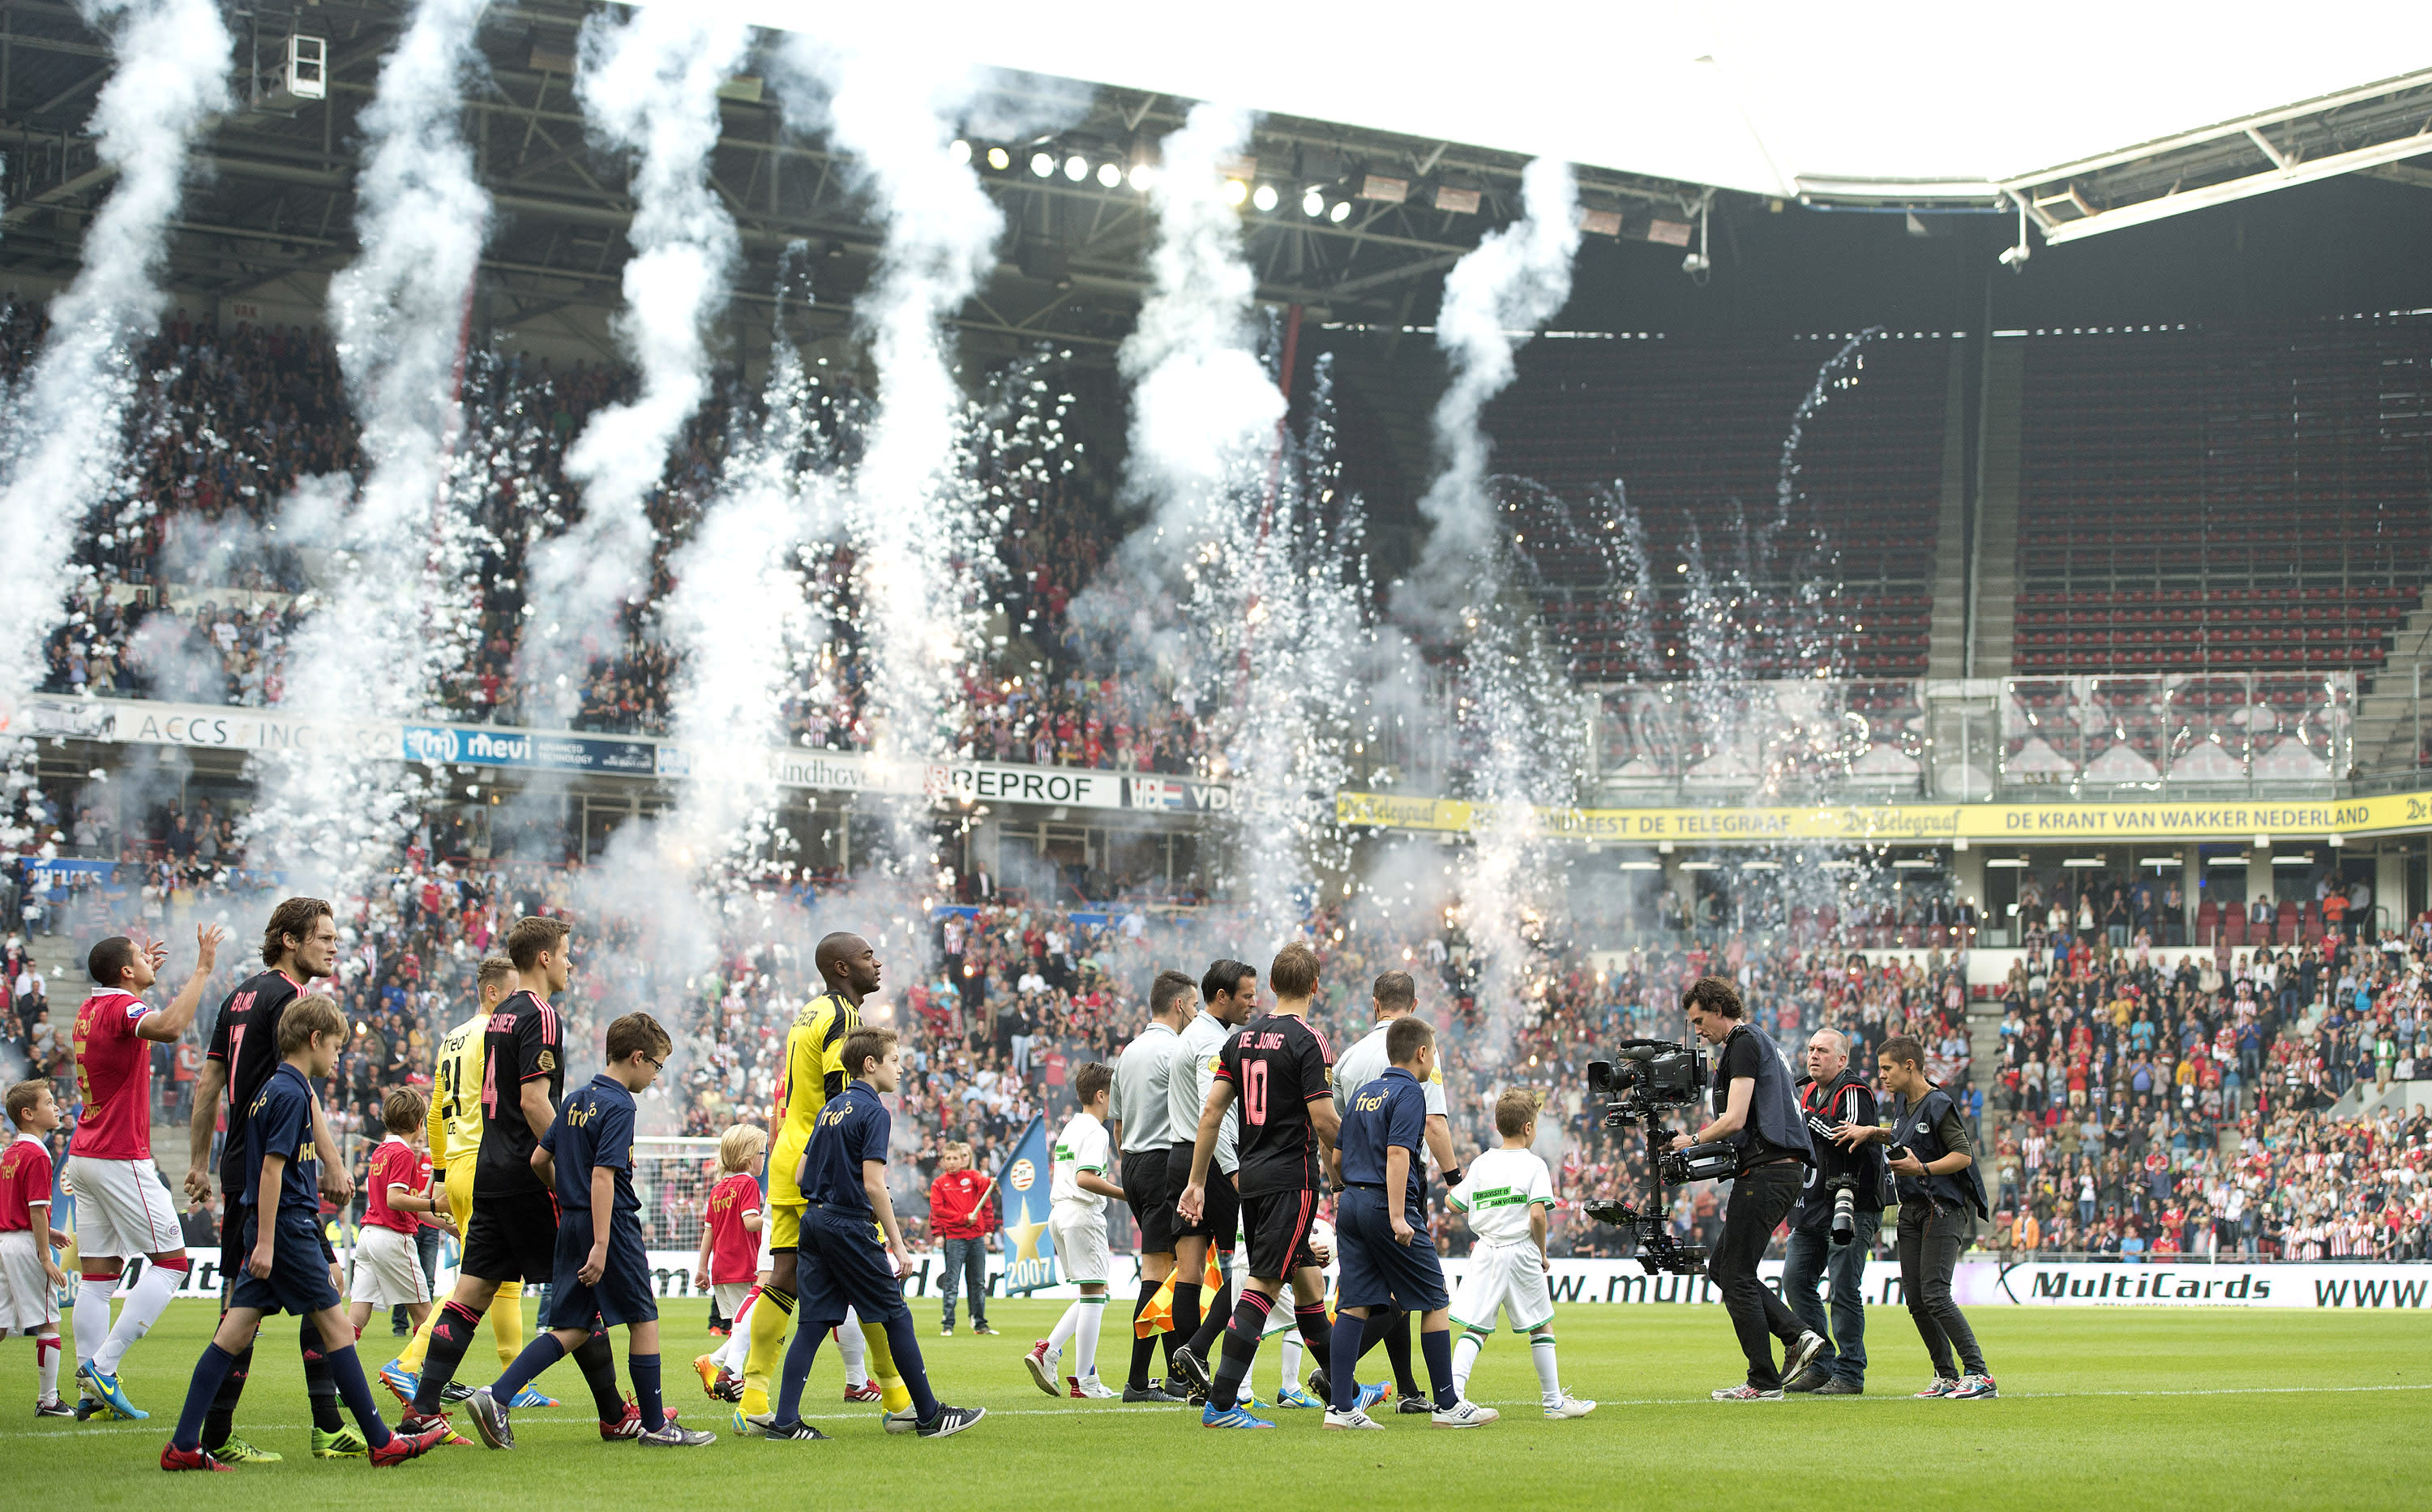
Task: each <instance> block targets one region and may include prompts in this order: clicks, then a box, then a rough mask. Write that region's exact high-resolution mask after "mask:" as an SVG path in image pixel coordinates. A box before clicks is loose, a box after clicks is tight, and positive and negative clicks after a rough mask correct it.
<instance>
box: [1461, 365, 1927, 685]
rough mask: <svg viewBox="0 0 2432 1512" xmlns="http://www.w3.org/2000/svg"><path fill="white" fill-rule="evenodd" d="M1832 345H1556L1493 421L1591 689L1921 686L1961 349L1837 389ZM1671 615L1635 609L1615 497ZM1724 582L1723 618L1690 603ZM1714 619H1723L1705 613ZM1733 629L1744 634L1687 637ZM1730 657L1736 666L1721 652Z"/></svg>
mask: <svg viewBox="0 0 2432 1512" xmlns="http://www.w3.org/2000/svg"><path fill="white" fill-rule="evenodd" d="M1840 345H1841V343H1840V341H1839V340H1838V339H1834V338H1820V339H1819V338H1812V337H1810V338H1799V339H1783V340H1775V341H1734V342H1711V343H1708V342H1697V341H1692V340H1684V339H1680V338H1672V339H1661V340H1629V339H1624V340H1613V341H1540V342H1536V343H1532V344H1531V345H1530V346H1528V348H1524V349H1523V351H1522V354H1521V362H1520V369H1521V372H1520V378H1519V380H1518V382H1515V383H1514V384H1513V386H1512V388H1511V389H1510V390H1508V391H1506V393H1505V394H1504V396H1503V397H1502V399H1499V400H1498V401H1497V402H1496V403H1495V406H1494V407H1493V409H1492V411H1491V412H1490V414H1489V416H1488V419H1487V425H1488V428H1489V430H1490V431H1491V433H1493V434H1494V435H1495V467H1496V469H1497V471H1498V472H1502V473H1505V474H1511V475H1516V476H1520V477H1525V478H1527V479H1528V480H1531V481H1532V482H1533V484H1536V485H1538V486H1536V487H1533V488H1524V489H1514V490H1512V492H1511V493H1510V495H1509V496H1508V497H1507V498H1506V500H1505V505H1506V508H1507V510H1508V512H1509V513H1510V515H1511V516H1512V521H1513V529H1514V534H1515V535H1518V536H1520V537H1521V538H1522V541H1523V545H1524V549H1525V550H1526V551H1527V552H1528V555H1529V556H1530V558H1531V560H1532V561H1533V562H1534V564H1535V566H1536V568H1537V570H1538V572H1539V574H1540V577H1541V579H1542V583H1543V594H1544V600H1545V605H1546V609H1547V613H1548V616H1549V618H1550V620H1551V621H1552V622H1553V623H1554V625H1555V626H1556V628H1557V631H1558V634H1560V635H1561V636H1562V637H1563V639H1564V641H1565V643H1566V644H1567V645H1568V646H1569V647H1570V648H1571V650H1572V654H1573V662H1574V666H1575V668H1576V671H1577V672H1578V674H1579V676H1581V677H1583V678H1588V679H1592V680H1597V681H1624V680H1635V679H1643V678H1648V677H1667V676H1680V675H1682V674H1683V673H1684V672H1685V671H1688V670H1690V669H1691V668H1692V667H1693V666H1699V665H1700V664H1701V662H1702V663H1703V664H1704V667H1703V669H1701V670H1716V671H1720V670H1724V669H1722V668H1718V667H1715V666H1714V662H1715V659H1716V657H1717V655H1718V654H1721V655H1725V656H1728V658H1729V661H1728V671H1730V672H1731V673H1735V674H1738V675H1744V676H1749V677H1758V678H1763V677H1776V676H1782V675H1788V674H1804V675H1813V672H1814V670H1815V669H1816V667H1817V666H1818V665H1825V664H1830V665H1832V666H1834V667H1835V668H1836V670H1837V671H1840V672H1842V673H1843V674H1845V675H1849V676H1853V677H1860V678H1898V677H1914V676H1917V675H1919V674H1921V673H1922V672H1923V671H1925V665H1926V649H1927V638H1928V627H1929V624H1930V622H1931V620H1932V611H1933V600H1932V595H1931V592H1930V581H1929V580H1930V574H1931V571H1932V566H1933V554H1934V553H1933V542H1934V526H1935V518H1936V515H1935V512H1936V510H1937V508H1938V506H1939V502H1940V497H1941V496H1940V480H1941V466H1942V430H1943V402H1944V395H1945V383H1946V378H1947V373H1948V367H1949V348H1948V347H1947V346H1946V345H1945V344H1944V343H1943V342H1941V341H1939V340H1934V339H1931V338H1906V337H1894V336H1878V337H1875V338H1873V339H1871V340H1869V341H1868V342H1867V343H1866V346H1865V347H1864V348H1861V350H1860V351H1859V352H1858V354H1857V355H1856V357H1855V358H1854V359H1853V360H1852V362H1851V364H1849V365H1847V366H1846V367H1845V368H1843V369H1842V370H1840V371H1838V372H1836V373H1835V375H1834V376H1833V377H1832V379H1830V380H1827V382H1826V387H1825V389H1824V395H1825V400H1824V402H1823V403H1822V405H1821V406H1820V407H1819V408H1817V409H1816V410H1815V411H1814V412H1812V413H1811V415H1810V416H1808V418H1807V420H1806V422H1805V424H1804V426H1803V427H1802V429H1801V436H1800V442H1799V450H1798V451H1797V453H1796V459H1795V470H1794V471H1793V472H1792V473H1791V474H1790V478H1791V484H1792V486H1791V490H1790V498H1789V500H1788V501H1787V503H1786V505H1785V504H1784V503H1783V501H1782V499H1781V497H1780V494H1781V484H1782V476H1783V471H1782V469H1783V452H1784V446H1785V443H1786V441H1787V440H1788V438H1789V435H1790V433H1791V428H1792V424H1793V421H1794V419H1795V417H1796V416H1797V414H1798V411H1799V405H1800V403H1801V401H1802V400H1803V399H1805V398H1806V397H1807V395H1808V393H1809V391H1810V389H1811V388H1812V387H1814V385H1815V384H1816V382H1817V378H1818V372H1819V369H1820V368H1822V367H1823V366H1824V365H1826V364H1827V363H1828V362H1829V360H1830V359H1831V358H1832V356H1833V355H1834V353H1835V352H1837V351H1838V350H1839V349H1840ZM1625 497H1626V498H1627V501H1628V509H1629V510H1630V512H1631V513H1634V515H1635V517H1636V518H1637V521H1638V522H1639V524H1640V526H1641V527H1642V528H1643V531H1644V541H1645V549H1646V552H1647V569H1648V570H1649V573H1650V575H1651V576H1652V578H1653V579H1654V583H1655V587H1656V594H1657V599H1658V602H1657V603H1656V604H1655V605H1654V606H1653V607H1652V608H1651V610H1649V609H1646V608H1643V607H1642V606H1641V605H1640V604H1639V603H1638V602H1637V600H1636V597H1635V595H1629V596H1625V594H1624V593H1623V592H1621V591H1618V590H1617V588H1616V585H1623V586H1626V585H1627V581H1628V579H1627V575H1626V574H1624V573H1622V572H1621V571H1620V570H1619V567H1620V564H1619V563H1618V562H1617V560H1616V548H1617V547H1618V546H1619V544H1620V539H1621V535H1622V532H1621V530H1620V529H1619V528H1618V520H1619V517H1620V515H1621V513H1622V509H1621V505H1620V502H1619V501H1620V500H1621V499H1623V498H1625ZM1700 582H1703V583H1705V584H1708V585H1711V589H1710V591H1711V592H1712V594H1713V598H1712V600H1711V601H1703V602H1701V601H1699V600H1697V598H1696V597H1695V594H1696V593H1697V588H1696V587H1695V586H1694V585H1697V584H1698V583H1700ZM1710 609H1711V612H1710ZM1714 614H1719V615H1720V616H1721V617H1723V618H1724V619H1726V620H1729V621H1731V625H1732V629H1733V632H1734V633H1732V634H1731V635H1728V636H1723V637H1697V636H1694V635H1692V634H1691V630H1692V626H1693V622H1696V621H1700V620H1710V619H1711V618H1712V617H1713V615H1714ZM1717 648H1720V651H1719V653H1718V650H1717Z"/></svg>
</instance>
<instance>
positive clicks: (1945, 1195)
mask: <svg viewBox="0 0 2432 1512" xmlns="http://www.w3.org/2000/svg"><path fill="white" fill-rule="evenodd" d="M1880 1066H1881V1069H1882V1072H1883V1090H1884V1091H1885V1092H1888V1093H1890V1094H1891V1095H1892V1098H1893V1101H1892V1121H1891V1124H1890V1126H1889V1127H1888V1128H1883V1129H1872V1128H1866V1127H1864V1126H1862V1125H1859V1124H1855V1123H1848V1124H1843V1125H1841V1126H1840V1127H1839V1128H1838V1129H1835V1130H1832V1137H1833V1138H1834V1139H1836V1140H1838V1141H1840V1142H1841V1143H1842V1144H1843V1145H1844V1146H1846V1147H1849V1148H1850V1149H1853V1150H1854V1149H1857V1148H1859V1147H1861V1146H1863V1145H1865V1144H1866V1142H1867V1141H1869V1140H1876V1141H1881V1142H1883V1143H1885V1144H1888V1145H1890V1146H1891V1151H1892V1154H1891V1168H1892V1170H1893V1171H1894V1172H1895V1173H1896V1174H1897V1175H1898V1176H1899V1177H1900V1293H1901V1295H1902V1296H1903V1297H1905V1298H1906V1299H1907V1300H1908V1316H1909V1317H1910V1318H1912V1319H1913V1320H1915V1322H1916V1323H1917V1336H1918V1337H1920V1338H1922V1339H1924V1340H1925V1352H1926V1353H1927V1354H1928V1355H1930V1356H1932V1357H1933V1360H1934V1385H1930V1386H1928V1387H1926V1388H1925V1389H1924V1390H1923V1391H1920V1392H1918V1393H1917V1395H1918V1396H1920V1397H1951V1398H1959V1399H1973V1398H1982V1397H1998V1396H2000V1395H2001V1392H2000V1391H1999V1390H1997V1389H1996V1388H1995V1387H1994V1385H1993V1377H1992V1376H1991V1374H1990V1373H1988V1372H1987V1371H1986V1370H1985V1368H1984V1351H1981V1350H1979V1349H1977V1347H1976V1332H1975V1330H1973V1329H1971V1328H1969V1327H1968V1319H1967V1317H1966V1316H1965V1315H1964V1314H1962V1313H1961V1312H1960V1311H1959V1304H1958V1303H1957V1302H1956V1301H1954V1300H1952V1298H1951V1277H1952V1276H1953V1275H1954V1274H1955V1273H1956V1272H1957V1271H1958V1269H1959V1252H1960V1251H1961V1250H1963V1249H1967V1248H1968V1241H1969V1240H1970V1239H1972V1238H1974V1237H1975V1234H1976V1219H1977V1218H1981V1217H1984V1216H1985V1203H1984V1179H1983V1178H1982V1177H1981V1176H1979V1175H1978V1174H1977V1171H1976V1158H1975V1156H1974V1155H1973V1154H1972V1153H1971V1152H1970V1150H1969V1147H1968V1125H1967V1123H1966V1122H1965V1121H1964V1120H1963V1119H1961V1118H1960V1116H1959V1105H1958V1104H1957V1103H1956V1102H1953V1101H1952V1100H1951V1094H1949V1093H1947V1092H1945V1091H1943V1090H1942V1089H1941V1088H1940V1087H1937V1086H1935V1085H1934V1083H1933V1082H1931V1081H1928V1080H1927V1079H1925V1046H1923V1045H1919V1044H1918V1043H1917V1041H1916V1040H1915V1039H1913V1038H1911V1037H1910V1036H1908V1035H1905V1034H1896V1035H1894V1036H1892V1037H1891V1038H1890V1039H1888V1040H1885V1041H1884V1042H1883V1050H1882V1051H1881V1053H1880ZM1970 1209H1973V1210H1974V1214H1973V1215H1972V1216H1971V1215H1970V1213H1969V1210H1970ZM1954 1346H1955V1347H1956V1348H1957V1350H1958V1351H1959V1358H1958V1362H1957V1364H1956V1365H1954V1364H1953V1363H1952V1360H1951V1350H1952V1349H1953V1347H1954ZM1963 1370H1964V1371H1965V1373H1964V1374H1963V1373H1961V1372H1962V1371H1963Z"/></svg>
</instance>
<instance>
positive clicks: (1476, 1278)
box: [1452, 1087, 1596, 1418]
mask: <svg viewBox="0 0 2432 1512" xmlns="http://www.w3.org/2000/svg"><path fill="white" fill-rule="evenodd" d="M1495 1132H1496V1133H1498V1134H1500V1135H1502V1136H1503V1147H1502V1148H1500V1149H1491V1150H1488V1151H1486V1152H1485V1153H1484V1154H1482V1155H1480V1156H1478V1159H1476V1160H1474V1161H1472V1162H1470V1164H1469V1169H1468V1170H1467V1171H1465V1172H1464V1173H1462V1180H1461V1185H1459V1186H1457V1187H1455V1188H1454V1189H1453V1194H1452V1205H1453V1207H1454V1209H1455V1210H1456V1211H1458V1212H1461V1213H1462V1214H1465V1215H1467V1216H1468V1219H1469V1232H1470V1233H1471V1235H1472V1236H1473V1237H1474V1238H1475V1239H1476V1240H1477V1243H1476V1244H1475V1245H1474V1246H1473V1247H1472V1248H1471V1249H1470V1254H1469V1266H1468V1269H1467V1270H1466V1271H1465V1272H1464V1273H1463V1274H1462V1276H1461V1289H1460V1290H1458V1291H1456V1292H1454V1293H1453V1298H1452V1321H1453V1324H1454V1326H1455V1327H1457V1328H1459V1329H1460V1330H1461V1338H1460V1340H1459V1341H1458V1342H1456V1343H1455V1344H1454V1346H1453V1351H1452V1382H1453V1391H1454V1393H1455V1394H1456V1395H1458V1396H1459V1397H1461V1400H1463V1401H1467V1400H1468V1397H1469V1372H1470V1371H1471V1370H1472V1369H1473V1368H1476V1366H1477V1365H1478V1351H1480V1350H1482V1349H1484V1348H1485V1347H1486V1339H1487V1335H1489V1334H1493V1333H1494V1332H1495V1313H1496V1311H1497V1310H1498V1309H1499V1310H1500V1311H1501V1312H1502V1313H1503V1314H1504V1316H1506V1317H1509V1318H1511V1320H1512V1333H1514V1334H1528V1354H1529V1357H1530V1359H1532V1360H1533V1361H1534V1362H1535V1363H1536V1367H1537V1386H1538V1396H1539V1400H1540V1401H1541V1402H1543V1403H1544V1405H1545V1416H1546V1417H1548V1418H1584V1417H1586V1416H1587V1415H1588V1414H1589V1413H1591V1412H1594V1411H1595V1410H1596V1403H1595V1402H1582V1401H1580V1400H1579V1398H1577V1397H1574V1396H1572V1395H1571V1394H1570V1393H1568V1392H1566V1391H1564V1390H1563V1389H1562V1376H1561V1374H1560V1373H1559V1372H1558V1371H1557V1369H1556V1368H1555V1365H1554V1299H1553V1296H1552V1293H1551V1292H1550V1291H1549V1290H1548V1289H1547V1287H1546V1285H1545V1276H1546V1273H1547V1272H1548V1271H1550V1270H1552V1269H1553V1262H1552V1261H1551V1260H1549V1259H1547V1258H1546V1255H1545V1232H1546V1215H1547V1213H1548V1212H1549V1211H1550V1210H1551V1209H1552V1208H1553V1205H1554V1178H1553V1173H1552V1172H1550V1171H1548V1170H1546V1169H1545V1162H1544V1161H1543V1160H1541V1159H1540V1158H1538V1156H1537V1153H1536V1152H1535V1151H1534V1150H1532V1149H1530V1148H1529V1146H1530V1145H1532V1144H1534V1143H1535V1142H1536V1139H1537V1095H1536V1094H1535V1093H1533V1092H1528V1091H1525V1090H1522V1089H1520V1088H1517V1087H1515V1088H1513V1089H1512V1090H1511V1091H1509V1092H1506V1093H1505V1094H1504V1095H1503V1096H1500V1097H1498V1098H1496V1099H1495Z"/></svg>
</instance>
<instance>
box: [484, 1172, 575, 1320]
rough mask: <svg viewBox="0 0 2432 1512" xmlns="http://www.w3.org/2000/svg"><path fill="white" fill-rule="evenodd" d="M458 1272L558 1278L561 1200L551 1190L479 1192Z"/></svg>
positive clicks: (500, 1277) (492, 1278)
mask: <svg viewBox="0 0 2432 1512" xmlns="http://www.w3.org/2000/svg"><path fill="white" fill-rule="evenodd" d="M458 1268H459V1274H462V1275H466V1276H471V1277H473V1278H474V1279H476V1280H478V1281H529V1282H533V1283H539V1282H544V1281H550V1280H553V1279H554V1278H555V1276H556V1273H557V1198H553V1197H551V1196H549V1194H548V1193H547V1192H502V1193H498V1194H497V1195H495V1196H494V1195H492V1194H490V1193H487V1192H482V1193H477V1194H475V1196H474V1198H473V1226H472V1228H471V1229H470V1230H469V1231H468V1232H466V1233H465V1235H464V1264H463V1265H462V1266H460V1267H458ZM551 1326H552V1327H553V1326H554V1325H551ZM566 1326H567V1327H569V1328H580V1327H582V1326H583V1325H581V1324H580V1323H572V1324H568V1325H566Z"/></svg>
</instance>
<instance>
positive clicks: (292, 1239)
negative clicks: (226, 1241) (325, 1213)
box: [228, 1208, 338, 1317]
mask: <svg viewBox="0 0 2432 1512" xmlns="http://www.w3.org/2000/svg"><path fill="white" fill-rule="evenodd" d="M275 1221H276V1222H277V1223H278V1225H279V1227H278V1229H277V1230H275V1231H274V1232H272V1234H271V1237H270V1277H269V1279H268V1280H266V1281H265V1280H263V1279H262V1277H259V1276H256V1275H254V1274H253V1273H252V1272H250V1271H248V1270H246V1269H245V1261H244V1259H243V1258H242V1255H241V1256H240V1258H239V1259H238V1261H237V1269H236V1282H235V1284H234V1285H232V1286H230V1287H229V1288H228V1305H229V1306H230V1307H250V1308H253V1309H254V1310H255V1311H257V1312H262V1313H294V1314H295V1315H296V1316H297V1317H311V1316H312V1315H313V1314H314V1313H318V1312H322V1311H325V1310H327V1309H329V1308H332V1307H335V1306H337V1305H338V1288H336V1287H335V1286H332V1285H330V1284H329V1260H328V1258H327V1257H325V1256H324V1255H323V1254H322V1253H321V1226H320V1224H319V1223H318V1222H316V1221H314V1215H312V1214H310V1213H307V1212H306V1211H304V1210H303V1209H302V1208H287V1209H284V1210H282V1211H281V1212H280V1213H279V1215H278V1218H277V1219H276V1220H275ZM254 1232H255V1230H254V1212H253V1210H252V1209H251V1208H247V1209H245V1229H244V1246H245V1249H244V1251H243V1252H244V1253H245V1254H250V1253H251V1252H252V1251H253V1241H254Z"/></svg>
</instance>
